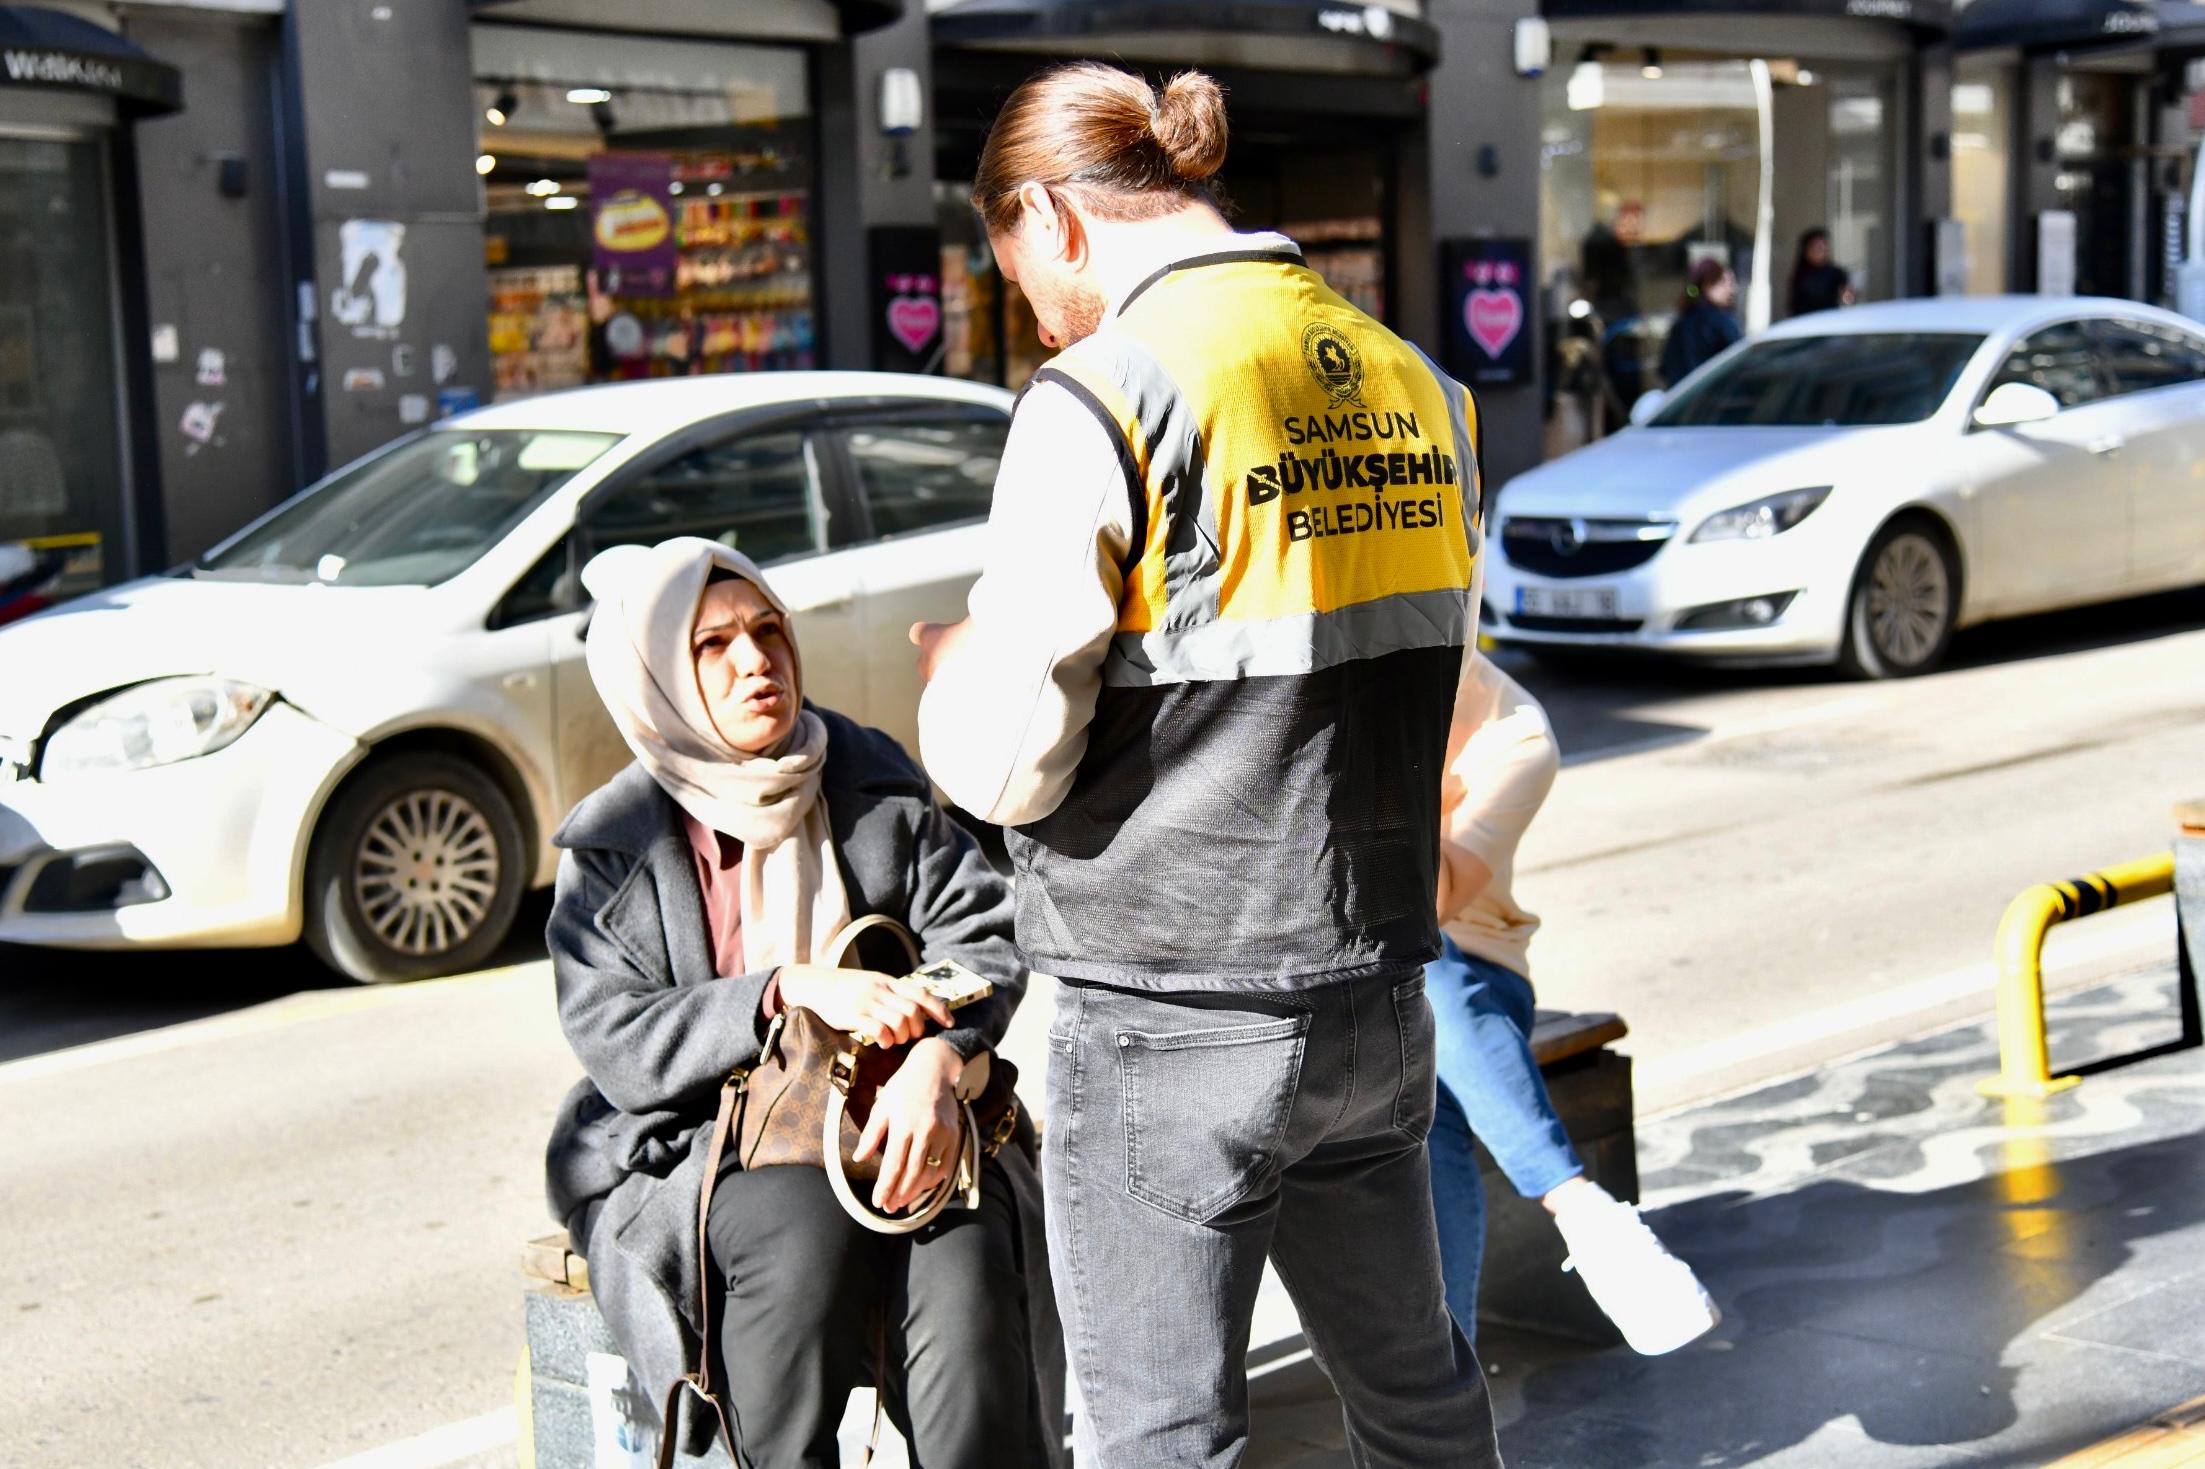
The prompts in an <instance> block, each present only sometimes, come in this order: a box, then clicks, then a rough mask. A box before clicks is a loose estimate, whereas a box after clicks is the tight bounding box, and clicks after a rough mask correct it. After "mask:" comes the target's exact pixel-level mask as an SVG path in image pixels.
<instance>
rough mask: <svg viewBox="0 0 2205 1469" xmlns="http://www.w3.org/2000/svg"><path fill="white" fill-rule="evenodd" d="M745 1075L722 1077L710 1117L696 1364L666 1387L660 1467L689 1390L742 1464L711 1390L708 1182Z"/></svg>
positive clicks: (670, 1460) (667, 1464)
mask: <svg viewBox="0 0 2205 1469" xmlns="http://www.w3.org/2000/svg"><path fill="white" fill-rule="evenodd" d="M747 1079H748V1073H747V1072H738V1073H735V1074H733V1075H730V1076H729V1077H728V1079H727V1080H726V1081H725V1082H723V1083H721V1085H720V1109H719V1112H718V1114H717V1115H716V1116H714V1117H713V1119H712V1140H711V1142H710V1143H708V1144H707V1145H706V1147H705V1152H704V1187H703V1188H702V1189H700V1190H698V1192H697V1281H698V1288H697V1342H698V1347H697V1370H696V1371H694V1372H685V1373H683V1374H682V1375H681V1376H680V1377H678V1378H676V1379H674V1385H673V1386H672V1387H669V1388H668V1389H667V1390H666V1406H665V1409H664V1411H663V1412H661V1413H660V1414H659V1430H658V1469H674V1450H675V1445H676V1443H677V1442H678V1441H679V1438H680V1435H679V1434H678V1433H677V1432H676V1422H677V1419H678V1416H679V1414H680V1411H681V1395H682V1394H683V1393H684V1392H693V1393H695V1394H696V1395H697V1396H698V1397H700V1398H703V1399H704V1400H705V1401H706V1402H707V1403H710V1404H711V1405H712V1411H713V1413H714V1415H716V1416H717V1417H718V1418H719V1420H720V1436H721V1437H722V1439H724V1440H725V1441H726V1444H727V1457H728V1460H729V1462H731V1463H732V1464H734V1465H735V1469H742V1464H743V1458H742V1452H741V1450H740V1449H738V1448H737V1447H736V1445H735V1425H734V1424H733V1423H732V1422H731V1421H730V1420H729V1418H728V1416H727V1407H726V1405H725V1404H723V1403H722V1402H721V1401H720V1398H719V1395H718V1394H717V1393H715V1392H714V1391H713V1390H712V1271H711V1268H710V1266H711V1261H712V1241H711V1237H710V1234H709V1228H710V1225H711V1223H712V1186H713V1185H714V1184H715V1183H717V1182H718V1181H719V1177H720V1164H721V1162H722V1161H723V1160H724V1159H725V1158H726V1156H727V1144H728V1138H729V1136H730V1134H732V1132H733V1131H734V1120H735V1104H736V1102H737V1100H738V1099H740V1098H741V1096H742V1094H743V1087H744V1083H745V1081H746V1080H747Z"/></svg>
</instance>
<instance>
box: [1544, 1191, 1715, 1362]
mask: <svg viewBox="0 0 2205 1469" xmlns="http://www.w3.org/2000/svg"><path fill="white" fill-rule="evenodd" d="M1587 1183H1588V1185H1589V1187H1584V1188H1572V1189H1571V1190H1570V1193H1571V1195H1572V1197H1571V1199H1570V1200H1569V1202H1568V1203H1566V1204H1565V1205H1564V1206H1563V1208H1562V1211H1561V1212H1560V1213H1558V1214H1556V1215H1555V1216H1554V1223H1555V1226H1556V1227H1557V1228H1559V1229H1560V1230H1561V1231H1562V1240H1563V1243H1565V1244H1567V1245H1568V1246H1569V1250H1570V1255H1569V1258H1568V1259H1567V1260H1564V1261H1563V1262H1562V1268H1563V1269H1564V1270H1574V1271H1576V1272H1577V1278H1578V1279H1580V1280H1582V1281H1584V1282H1585V1289H1587V1290H1589V1291H1591V1292H1592V1298H1593V1302H1594V1304H1596V1305H1597V1306H1599V1307H1600V1309H1601V1310H1602V1311H1604V1312H1606V1313H1607V1317H1608V1319H1609V1320H1610V1321H1613V1322H1614V1323H1615V1325H1616V1329H1617V1330H1618V1331H1621V1332H1622V1333H1623V1339H1624V1340H1625V1341H1626V1342H1629V1343H1630V1344H1631V1350H1632V1351H1634V1352H1637V1353H1639V1354H1640V1355H1641V1356H1647V1357H1658V1356H1660V1355H1662V1354H1663V1353H1664V1352H1673V1351H1675V1350H1676V1349H1677V1348H1679V1347H1681V1346H1683V1345H1684V1344H1685V1343H1687V1342H1690V1341H1696V1340H1698V1339H1699V1338H1700V1337H1703V1336H1705V1335H1707V1333H1708V1332H1710V1331H1713V1330H1714V1329H1715V1326H1716V1323H1718V1322H1720V1321H1721V1320H1722V1319H1723V1313H1722V1312H1721V1311H1720V1310H1718V1309H1716V1306H1715V1302H1714V1301H1713V1300H1711V1299H1709V1297H1708V1294H1707V1291H1706V1290H1705V1289H1704V1288H1702V1286H1701V1285H1700V1279H1699V1277H1698V1276H1696V1275H1694V1274H1693V1273H1692V1267H1691V1266H1689V1265H1687V1264H1685V1263H1684V1261H1682V1260H1680V1259H1678V1258H1677V1257H1676V1256H1675V1255H1672V1254H1670V1253H1669V1251H1668V1250H1667V1249H1666V1248H1665V1247H1664V1246H1663V1245H1662V1242H1661V1241H1660V1240H1659V1239H1657V1238H1655V1237H1654V1232H1653V1231H1652V1230H1651V1229H1648V1228H1647V1227H1646V1224H1645V1221H1644V1220H1642V1219H1640V1218H1639V1217H1638V1210H1637V1209H1636V1208H1634V1207H1632V1206H1631V1205H1629V1204H1626V1203H1623V1202H1622V1201H1620V1200H1619V1199H1617V1198H1616V1197H1615V1196H1614V1195H1613V1194H1611V1193H1609V1192H1608V1191H1607V1190H1606V1189H1604V1188H1602V1187H1600V1185H1598V1184H1596V1183H1591V1181H1590V1180H1589V1179H1588V1180H1587Z"/></svg>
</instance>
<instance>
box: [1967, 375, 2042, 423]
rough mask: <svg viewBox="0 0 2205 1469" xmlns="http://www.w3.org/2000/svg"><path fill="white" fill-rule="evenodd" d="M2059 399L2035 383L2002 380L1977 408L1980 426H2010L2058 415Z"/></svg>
mask: <svg viewBox="0 0 2205 1469" xmlns="http://www.w3.org/2000/svg"><path fill="white" fill-rule="evenodd" d="M2059 411H2060V400H2059V399H2057V398H2055V397H2053V396H2052V395H2051V394H2050V393H2048V392H2046V391H2045V390H2044V389H2042V388H2040V387H2038V386H2037V385H2036V384H2035V383H2000V384H1999V385H1998V386H1997V387H1995V388H1993V389H1991V395H1990V396H1989V397H1988V398H1985V399H1984V400H1983V406H1982V407H1980V408H1978V409H1976V410H1975V426H1976V427H1977V428H2011V427H2014V426H2015V425H2017V424H2024V423H2042V422H2044V420H2046V419H2047V418H2052V417H2055V416H2057V415H2058V413H2059Z"/></svg>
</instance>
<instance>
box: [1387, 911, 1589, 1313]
mask: <svg viewBox="0 0 2205 1469" xmlns="http://www.w3.org/2000/svg"><path fill="white" fill-rule="evenodd" d="M1424 988H1425V993H1426V995H1427V996H1428V997H1429V998H1430V1000H1431V1003H1432V1015H1433V1018H1434V1022H1435V1027H1436V1032H1437V1040H1438V1059H1439V1067H1438V1069H1439V1111H1438V1115H1437V1116H1436V1117H1435V1118H1434V1119H1433V1123H1432V1135H1431V1144H1430V1147H1431V1155H1432V1204H1433V1207H1434V1212H1435V1213H1436V1214H1437V1215H1438V1217H1439V1256H1440V1269H1441V1273H1442V1274H1443V1275H1444V1276H1445V1277H1446V1281H1447V1307H1448V1309H1449V1310H1450V1311H1452V1312H1453V1313H1454V1317H1455V1324H1456V1325H1458V1326H1460V1327H1461V1328H1462V1334H1463V1335H1464V1336H1465V1337H1470V1338H1475V1336H1476V1335H1477V1327H1478V1268H1479V1265H1480V1263H1481V1261H1482V1258H1483V1256H1484V1254H1485V1188H1484V1185H1482V1184H1481V1183H1480V1182H1479V1181H1478V1155H1477V1149H1476V1147H1475V1146H1474V1140H1475V1141H1482V1142H1484V1144H1485V1147H1486V1151H1488V1152H1490V1153H1491V1154H1492V1155H1493V1161H1494V1162H1495V1163H1497V1164H1499V1165H1500V1169H1501V1172H1502V1173H1504V1174H1506V1175H1507V1176H1508V1182H1509V1185H1510V1186H1511V1187H1513V1188H1514V1189H1515V1190H1516V1192H1517V1193H1519V1194H1522V1195H1523V1196H1524V1197H1525V1198H1527V1199H1536V1198H1541V1197H1544V1196H1545V1195H1546V1194H1548V1193H1551V1192H1552V1191H1553V1190H1555V1189H1557V1188H1559V1187H1561V1186H1562V1185H1563V1184H1565V1183H1567V1182H1569V1180H1571V1179H1572V1178H1575V1177H1576V1176H1577V1175H1578V1174H1580V1173H1583V1172H1584V1171H1585V1165H1584V1164H1583V1163H1582V1162H1581V1161H1579V1159H1578V1156H1577V1150H1576V1149H1575V1148H1573V1147H1571V1146H1570V1140H1569V1134H1568V1133H1567V1132H1565V1131H1564V1130H1563V1128H1562V1119H1561V1118H1559V1117H1557V1116H1556V1115H1555V1112H1554V1103H1553V1102H1552V1101H1550V1100H1549V1099H1548V1097H1547V1087H1546V1083H1545V1082H1544V1081H1542V1080H1541V1079H1540V1077H1539V1063H1538V1061H1537V1060H1535V1059H1534V1058H1533V1057H1532V1054H1531V1026H1532V1009H1533V1006H1532V998H1531V981H1530V980H1528V979H1526V978H1524V977H1523V976H1522V975H1520V974H1518V973H1516V972H1515V971H1514V970H1512V969H1506V968H1503V967H1502V966H1501V965H1498V964H1495V963H1492V962H1490V961H1489V960H1485V959H1480V958H1477V957H1475V956H1473V955H1470V954H1465V953H1464V952H1463V951H1462V950H1461V949H1459V948H1457V947H1455V943H1454V940H1452V939H1444V938H1443V939H1442V940H1441V952H1440V956H1439V958H1438V959H1436V960H1434V961H1433V962H1432V963H1430V964H1428V965H1426V966H1425V967H1424Z"/></svg>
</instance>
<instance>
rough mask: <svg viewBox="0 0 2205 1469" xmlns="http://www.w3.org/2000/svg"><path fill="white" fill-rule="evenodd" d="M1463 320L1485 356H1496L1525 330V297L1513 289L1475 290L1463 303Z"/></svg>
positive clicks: (1505, 349)
mask: <svg viewBox="0 0 2205 1469" xmlns="http://www.w3.org/2000/svg"><path fill="white" fill-rule="evenodd" d="M1462 319H1463V324H1464V325H1465V326H1467V327H1469V328H1470V335H1471V337H1472V339H1473V340H1475V341H1476V342H1477V344H1478V345H1479V346H1481V347H1483V348H1484V349H1485V355H1486V356H1488V357H1494V358H1497V357H1499V356H1500V355H1501V353H1503V352H1505V351H1507V350H1508V344H1509V343H1510V342H1513V341H1515V340H1516V333H1518V332H1520V331H1522V330H1523V329H1524V303H1523V298H1521V297H1520V296H1518V295H1517V294H1516V293H1515V292H1514V291H1491V290H1476V291H1472V292H1471V293H1470V294H1469V296H1468V297H1467V298H1465V300H1464V301H1463V303H1462Z"/></svg>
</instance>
